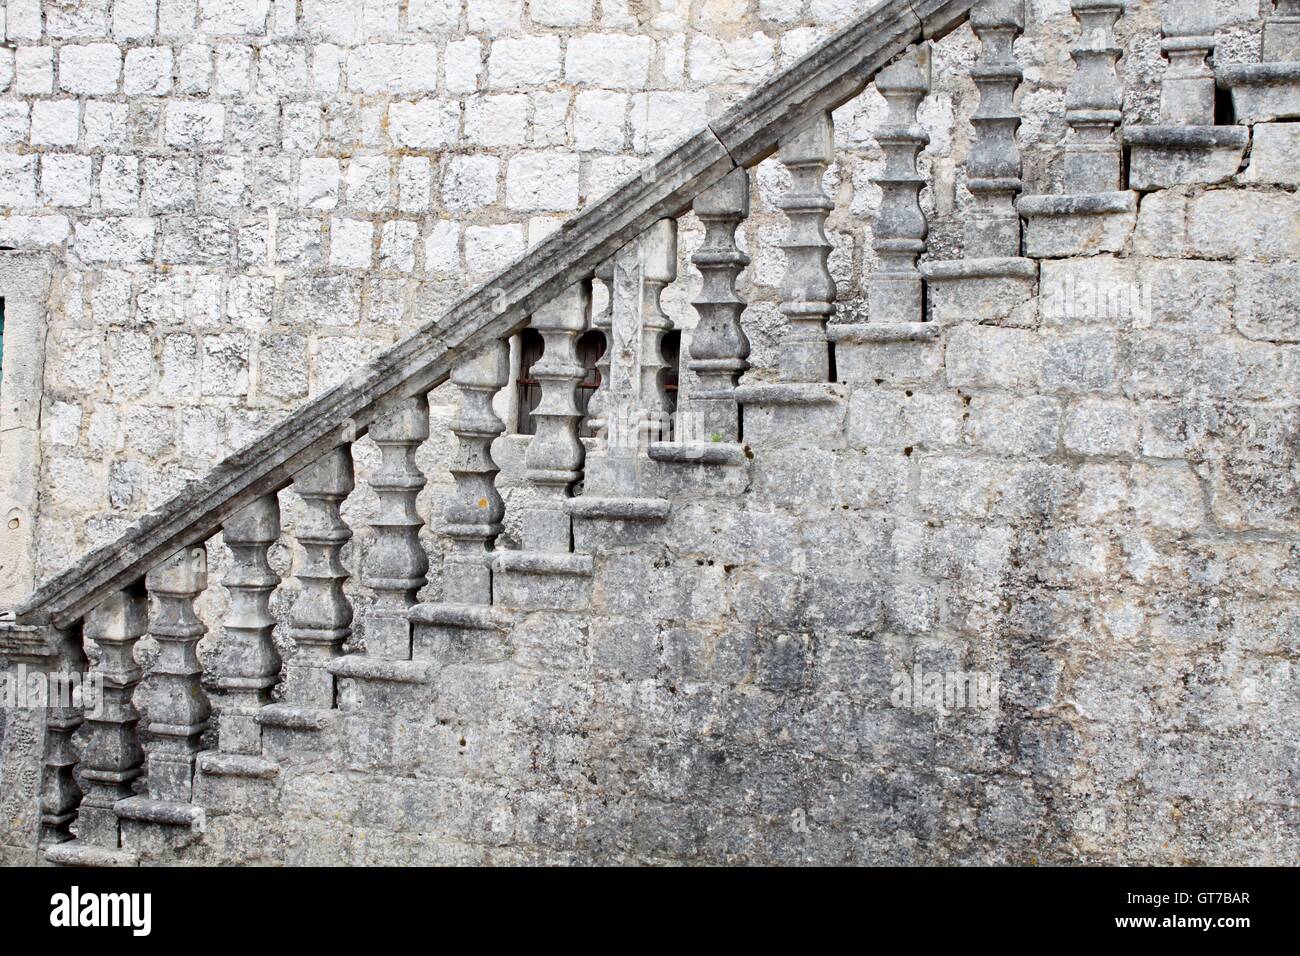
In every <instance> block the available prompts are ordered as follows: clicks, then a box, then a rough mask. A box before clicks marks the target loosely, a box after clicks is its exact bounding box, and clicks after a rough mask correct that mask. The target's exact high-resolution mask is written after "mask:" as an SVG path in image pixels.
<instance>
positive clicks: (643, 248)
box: [583, 219, 677, 497]
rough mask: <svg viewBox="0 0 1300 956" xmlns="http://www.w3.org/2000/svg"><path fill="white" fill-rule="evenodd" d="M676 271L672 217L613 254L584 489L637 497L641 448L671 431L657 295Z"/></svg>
mask: <svg viewBox="0 0 1300 956" xmlns="http://www.w3.org/2000/svg"><path fill="white" fill-rule="evenodd" d="M676 277H677V223H676V221H675V220H672V219H661V220H659V221H658V222H656V223H655V224H654V225H653V226H651V227H650V228H649V229H647V230H646V231H645V232H643V233H642V234H641V235H639V236H637V238H636V239H634V240H632V241H631V242H629V243H628V244H627V245H625V246H623V248H621V249H620V250H619V251H618V252H617V253H616V254H615V255H614V272H613V278H612V282H611V285H610V310H611V313H612V314H611V318H610V332H609V337H608V342H609V347H608V348H607V349H606V350H605V356H604V357H603V358H602V363H601V364H602V366H603V367H604V369H605V372H606V374H604V376H603V381H604V383H605V384H604V385H603V386H602V389H603V394H602V399H601V408H602V417H601V425H602V427H601V429H600V431H599V433H598V435H599V438H600V439H601V440H600V442H599V443H598V445H597V446H596V448H595V449H594V452H593V455H592V458H591V460H590V461H589V462H588V466H587V479H586V481H585V482H584V485H583V494H584V495H591V494H610V495H615V496H629V497H631V496H636V495H638V494H639V493H640V487H641V463H640V458H641V457H642V453H643V451H644V450H645V449H646V448H647V446H648V445H649V443H651V442H655V441H659V440H660V439H661V438H663V437H665V436H666V435H667V434H668V433H669V432H670V431H671V422H670V416H669V414H668V396H667V392H666V391H665V388H664V384H665V383H664V370H665V369H666V368H667V363H666V362H665V361H664V357H663V338H664V335H665V333H667V332H668V330H669V329H671V328H672V320H671V319H670V318H669V317H668V315H667V314H666V313H665V312H664V310H663V307H662V306H661V305H660V302H659V298H660V296H661V295H662V293H663V290H664V288H665V287H666V286H667V285H668V283H670V282H672V281H673V280H674V279H675V278H676Z"/></svg>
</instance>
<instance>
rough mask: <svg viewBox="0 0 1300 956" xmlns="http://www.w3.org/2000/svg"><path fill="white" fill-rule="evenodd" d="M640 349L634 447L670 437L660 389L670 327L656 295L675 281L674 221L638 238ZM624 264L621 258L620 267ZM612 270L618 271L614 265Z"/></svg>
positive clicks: (664, 398)
mask: <svg viewBox="0 0 1300 956" xmlns="http://www.w3.org/2000/svg"><path fill="white" fill-rule="evenodd" d="M640 258H641V268H640V271H641V348H640V353H639V359H640V362H639V365H640V373H641V384H640V388H639V389H638V391H639V393H640V405H639V409H638V411H639V412H640V418H641V425H640V429H639V431H640V436H639V441H638V445H640V446H643V445H644V444H645V442H647V441H667V440H669V439H670V438H671V437H672V422H671V420H670V415H669V413H668V393H667V392H666V391H665V389H664V373H665V371H666V370H667V368H668V363H667V362H666V361H665V360H664V353H663V340H664V335H665V334H666V333H667V332H668V331H669V330H670V329H672V327H673V320H672V319H670V318H669V317H668V313H667V312H665V311H664V309H663V305H662V304H661V303H660V296H662V295H663V291H664V289H666V288H667V287H668V284H669V283H670V282H673V281H674V280H675V279H676V278H677V220H675V219H660V220H659V221H658V222H657V223H655V224H654V225H653V226H651V227H650V228H649V229H647V230H646V232H645V234H644V235H643V236H642V237H641V257H640ZM626 265H627V262H626V259H624V268H626ZM615 268H618V264H617V263H616V265H615Z"/></svg>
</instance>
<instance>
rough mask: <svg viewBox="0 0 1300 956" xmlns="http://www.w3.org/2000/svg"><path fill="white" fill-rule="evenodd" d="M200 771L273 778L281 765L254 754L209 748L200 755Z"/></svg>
mask: <svg viewBox="0 0 1300 956" xmlns="http://www.w3.org/2000/svg"><path fill="white" fill-rule="evenodd" d="M196 766H197V767H198V771H199V773H203V774H207V775H208V776H211V777H249V778H252V779H256V780H271V779H274V778H275V777H276V776H278V775H279V773H280V765H279V764H277V763H274V762H272V761H270V760H267V759H265V758H264V757H258V756H255V755H253V754H228V753H221V752H220V751H217V750H208V751H205V752H204V753H201V754H199V755H198V758H197V762H196Z"/></svg>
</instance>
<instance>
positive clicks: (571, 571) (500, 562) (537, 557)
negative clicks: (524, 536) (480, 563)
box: [492, 551, 592, 577]
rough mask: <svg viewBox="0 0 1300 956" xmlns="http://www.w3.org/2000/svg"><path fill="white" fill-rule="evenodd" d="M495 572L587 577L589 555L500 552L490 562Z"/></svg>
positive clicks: (589, 568) (588, 572) (590, 561)
mask: <svg viewBox="0 0 1300 956" xmlns="http://www.w3.org/2000/svg"><path fill="white" fill-rule="evenodd" d="M492 566H493V568H494V569H495V570H498V571H505V572H507V573H509V572H514V573H522V574H554V575H563V576H571V577H580V576H589V575H590V574H591V573H592V559H591V555H589V554H563V553H556V554H552V553H550V552H548V551H502V552H501V553H500V554H498V555H497V556H496V558H495V559H494V560H493V562H492Z"/></svg>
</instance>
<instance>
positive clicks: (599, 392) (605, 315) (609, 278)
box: [587, 256, 614, 435]
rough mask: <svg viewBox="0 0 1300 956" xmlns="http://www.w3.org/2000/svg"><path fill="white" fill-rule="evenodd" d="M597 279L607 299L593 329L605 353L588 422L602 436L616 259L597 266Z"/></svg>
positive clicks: (607, 397)
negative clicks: (598, 334) (601, 338)
mask: <svg viewBox="0 0 1300 956" xmlns="http://www.w3.org/2000/svg"><path fill="white" fill-rule="evenodd" d="M596 279H597V280H598V281H599V282H601V283H602V284H603V285H604V287H605V292H606V299H607V301H606V302H605V308H604V310H603V311H602V312H601V313H600V315H597V316H593V317H592V320H591V327H592V328H593V329H596V330H598V331H599V332H600V333H601V334H603V335H604V336H605V351H604V352H602V353H601V355H600V358H599V359H598V360H597V361H596V371H597V373H598V375H599V378H600V383H599V384H598V386H597V387H596V391H595V393H594V394H593V395H592V396H591V400H590V401H589V402H588V403H587V421H588V423H589V424H590V427H591V431H592V434H595V435H602V434H603V433H604V431H605V429H606V428H607V427H608V424H609V423H608V419H607V417H606V416H607V413H608V411H609V402H610V395H609V365H610V356H611V354H612V353H613V351H614V350H613V348H612V345H613V342H614V257H613V256H610V257H609V258H608V259H606V260H605V261H604V262H602V263H601V264H600V265H598V266H596Z"/></svg>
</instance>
